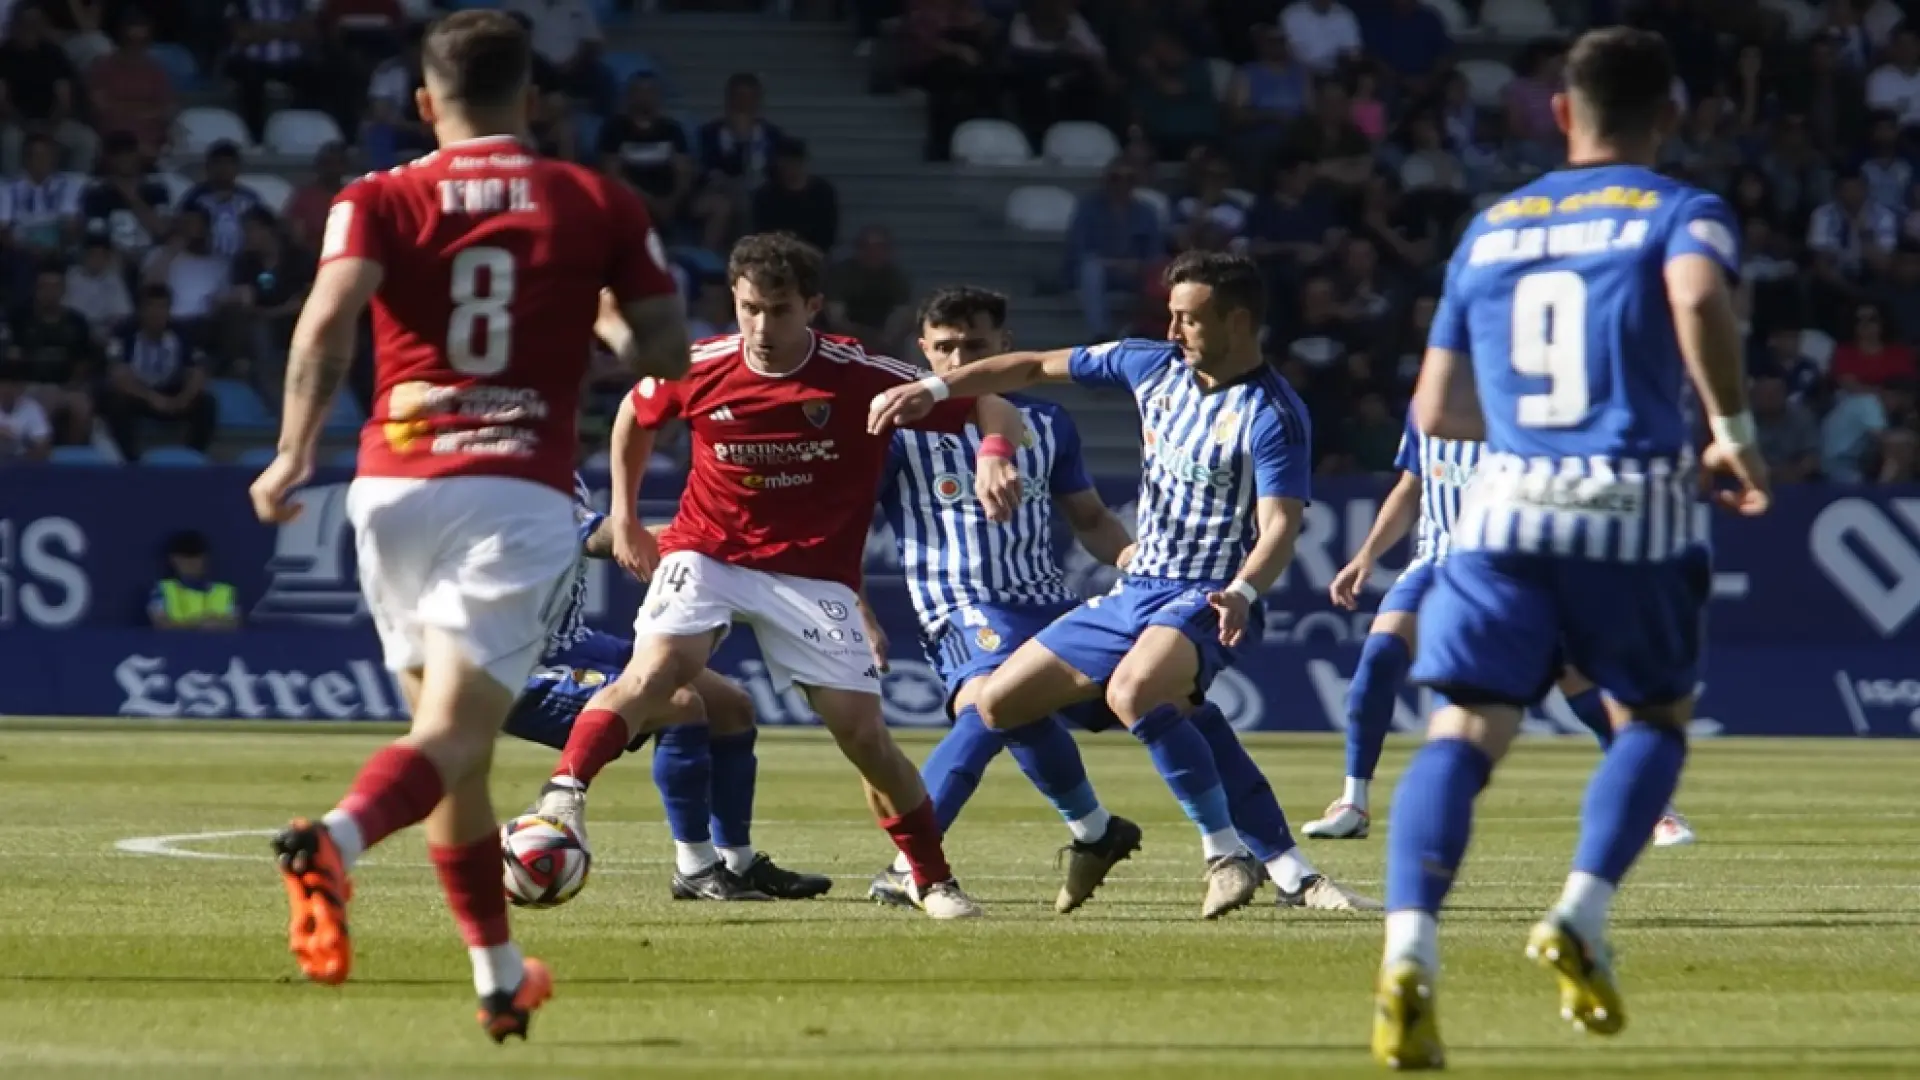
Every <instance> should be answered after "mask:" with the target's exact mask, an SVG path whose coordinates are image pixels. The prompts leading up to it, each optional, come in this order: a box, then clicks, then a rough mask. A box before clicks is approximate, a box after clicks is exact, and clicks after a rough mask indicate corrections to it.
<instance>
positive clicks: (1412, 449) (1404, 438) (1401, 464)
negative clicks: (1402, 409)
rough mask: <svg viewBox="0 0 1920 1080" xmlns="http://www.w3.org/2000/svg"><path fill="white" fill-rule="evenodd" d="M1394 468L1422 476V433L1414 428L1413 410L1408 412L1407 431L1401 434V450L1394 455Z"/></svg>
mask: <svg viewBox="0 0 1920 1080" xmlns="http://www.w3.org/2000/svg"><path fill="white" fill-rule="evenodd" d="M1393 467H1394V468H1396V469H1399V470H1400V471H1401V472H1409V473H1412V474H1413V475H1415V476H1419V475H1420V432H1419V429H1417V428H1415V427H1414V426H1413V410H1412V409H1408V410H1407V429H1406V430H1405V431H1402V432H1401V433H1400V449H1398V450H1396V451H1394V453H1393Z"/></svg>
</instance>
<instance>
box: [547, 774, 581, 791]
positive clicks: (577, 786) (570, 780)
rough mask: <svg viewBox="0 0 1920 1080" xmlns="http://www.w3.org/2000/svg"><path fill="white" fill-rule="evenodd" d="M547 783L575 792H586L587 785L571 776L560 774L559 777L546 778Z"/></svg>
mask: <svg viewBox="0 0 1920 1080" xmlns="http://www.w3.org/2000/svg"><path fill="white" fill-rule="evenodd" d="M547 783H549V784H552V785H554V786H555V787H564V788H572V789H573V790H575V791H585V790H587V785H585V784H583V783H581V782H580V781H579V780H578V779H576V778H574V777H572V776H569V775H567V774H566V773H561V774H560V775H559V776H549V777H547Z"/></svg>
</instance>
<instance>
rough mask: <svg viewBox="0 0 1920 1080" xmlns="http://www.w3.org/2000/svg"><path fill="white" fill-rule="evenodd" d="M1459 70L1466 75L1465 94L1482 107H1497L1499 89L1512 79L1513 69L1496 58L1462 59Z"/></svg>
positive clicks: (1503, 88) (1498, 103)
mask: <svg viewBox="0 0 1920 1080" xmlns="http://www.w3.org/2000/svg"><path fill="white" fill-rule="evenodd" d="M1459 71H1460V74H1462V75H1465V76H1466V77H1467V94H1468V95H1469V96H1471V97H1472V98H1473V103H1474V104H1475V105H1479V106H1481V107H1482V108H1488V109H1492V108H1498V107H1499V105H1500V93H1501V91H1503V90H1505V89H1506V88H1507V84H1508V83H1510V82H1512V81H1513V69H1512V68H1510V67H1508V66H1507V65H1505V64H1503V63H1501V62H1500V61H1498V60H1462V61H1460V65H1459Z"/></svg>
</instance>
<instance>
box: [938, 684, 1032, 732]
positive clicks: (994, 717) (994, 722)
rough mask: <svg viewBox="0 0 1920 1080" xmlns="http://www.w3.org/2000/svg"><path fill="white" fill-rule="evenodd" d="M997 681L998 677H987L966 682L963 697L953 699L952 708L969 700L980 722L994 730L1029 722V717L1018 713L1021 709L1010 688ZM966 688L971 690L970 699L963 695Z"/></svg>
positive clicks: (1003, 729)
mask: <svg viewBox="0 0 1920 1080" xmlns="http://www.w3.org/2000/svg"><path fill="white" fill-rule="evenodd" d="M999 682H1000V680H998V679H994V678H987V679H975V680H974V681H973V682H970V683H968V684H967V686H966V688H965V689H963V690H962V691H961V693H962V695H963V697H962V698H961V699H956V700H955V702H954V708H955V709H956V710H957V709H959V708H961V707H962V706H963V705H964V704H967V703H968V702H969V701H970V702H971V704H972V705H973V707H974V708H975V709H976V710H978V711H979V713H980V722H981V723H982V724H985V725H986V726H987V727H989V728H991V729H993V730H995V731H1012V730H1013V729H1014V728H1017V727H1020V726H1022V725H1024V724H1027V723H1031V722H1032V721H1031V719H1030V718H1028V717H1023V716H1021V715H1020V712H1021V710H1020V709H1019V707H1018V706H1017V705H1016V704H1015V697H1014V695H1013V693H1012V692H1011V691H1012V688H1011V687H1010V686H1002V685H998V684H999ZM968 690H971V691H972V697H971V698H970V699H968V698H965V697H964V695H965V694H966V692H967V691H968Z"/></svg>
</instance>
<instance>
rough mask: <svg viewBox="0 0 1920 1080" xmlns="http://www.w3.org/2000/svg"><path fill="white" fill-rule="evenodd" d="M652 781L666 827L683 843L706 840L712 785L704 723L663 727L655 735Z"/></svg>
mask: <svg viewBox="0 0 1920 1080" xmlns="http://www.w3.org/2000/svg"><path fill="white" fill-rule="evenodd" d="M654 742H655V746H654V749H653V784H654V786H655V787H657V788H659V789H660V801H661V802H662V803H664V804H665V805H666V808H667V828H668V830H669V831H671V832H672V833H673V839H674V840H675V841H676V842H678V843H682V844H701V843H706V842H707V841H708V840H709V839H710V838H711V834H710V833H709V832H708V831H707V816H708V813H709V810H710V804H711V789H712V787H713V756H712V753H711V751H710V749H709V747H708V743H709V739H708V734H707V725H705V724H681V725H679V726H677V727H670V728H664V729H662V730H661V731H660V733H659V734H658V735H657V736H655V738H654Z"/></svg>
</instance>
